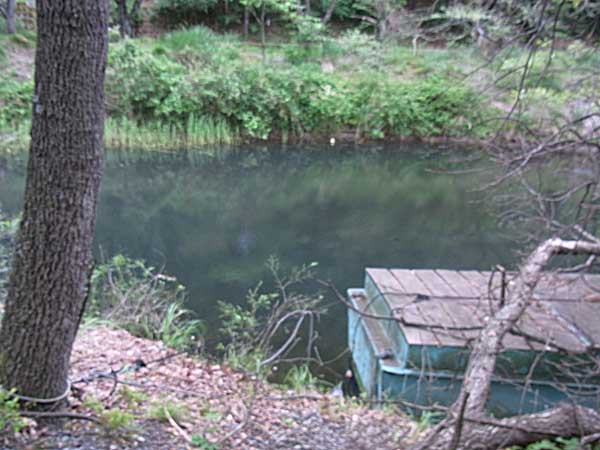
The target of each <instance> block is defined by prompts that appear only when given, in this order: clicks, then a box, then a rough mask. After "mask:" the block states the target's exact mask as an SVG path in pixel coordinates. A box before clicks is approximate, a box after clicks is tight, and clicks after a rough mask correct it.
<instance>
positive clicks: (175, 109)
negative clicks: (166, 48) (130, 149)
mask: <svg viewBox="0 0 600 450" xmlns="http://www.w3.org/2000/svg"><path fill="white" fill-rule="evenodd" d="M185 74H186V68H185V67H184V66H183V65H181V64H179V63H177V62H175V61H172V60H171V59H169V58H167V57H166V56H164V55H161V54H156V53H153V52H152V51H151V50H150V49H148V48H144V47H142V46H140V45H137V44H135V43H134V41H132V40H130V39H126V40H124V41H122V42H121V43H119V44H116V45H113V46H112V47H111V51H110V54H109V68H108V70H107V74H106V91H107V93H108V95H107V110H108V112H109V114H112V115H113V116H119V115H125V116H133V117H138V118H140V119H162V120H164V121H166V122H169V121H174V120H175V119H180V120H181V119H185V118H186V116H185V113H186V112H189V111H190V109H191V107H190V105H189V104H188V101H187V98H188V97H191V96H192V92H191V91H190V87H191V86H190V85H189V83H186V78H185Z"/></svg>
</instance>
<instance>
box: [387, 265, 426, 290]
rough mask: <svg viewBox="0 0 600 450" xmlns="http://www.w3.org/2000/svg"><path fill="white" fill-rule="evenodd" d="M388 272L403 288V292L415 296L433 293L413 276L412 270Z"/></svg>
mask: <svg viewBox="0 0 600 450" xmlns="http://www.w3.org/2000/svg"><path fill="white" fill-rule="evenodd" d="M390 272H391V273H392V275H393V276H394V278H396V280H398V283H400V284H401V285H402V286H403V289H404V292H406V293H410V294H415V295H416V294H423V295H433V292H431V290H429V288H428V287H427V286H426V285H425V284H423V282H422V281H421V279H420V278H418V277H417V276H416V275H415V274H414V271H413V270H406V269H391V270H390Z"/></svg>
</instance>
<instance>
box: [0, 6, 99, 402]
mask: <svg viewBox="0 0 600 450" xmlns="http://www.w3.org/2000/svg"><path fill="white" fill-rule="evenodd" d="M107 3H108V0H38V1H37V2H36V8H37V29H38V45H37V49H36V57H35V95H34V98H33V118H32V131H31V148H30V155H29V163H28V167H27V183H26V188H25V205H24V209H23V217H22V220H21V225H20V230H19V236H18V242H17V248H16V251H15V255H14V259H13V270H12V273H11V276H10V281H9V292H8V298H7V302H6V309H5V315H4V317H3V319H2V327H1V329H0V342H2V347H1V348H0V383H1V384H2V385H3V386H4V387H5V388H16V389H17V392H18V393H19V394H21V395H26V396H32V397H38V398H39V397H41V398H48V397H56V396H59V395H60V394H62V393H63V392H64V391H65V389H66V388H67V384H68V383H67V373H68V367H69V358H70V354H71V348H72V345H73V341H74V339H75V334H76V332H77V329H78V327H79V322H80V319H81V315H82V313H83V308H84V298H85V290H86V289H85V286H86V282H87V277H88V271H89V267H90V260H91V245H92V238H93V234H94V225H95V215H96V203H97V198H98V190H99V187H100V178H101V176H102V166H103V137H104V72H105V67H106V53H107V47H108V38H107V21H108V4H107Z"/></svg>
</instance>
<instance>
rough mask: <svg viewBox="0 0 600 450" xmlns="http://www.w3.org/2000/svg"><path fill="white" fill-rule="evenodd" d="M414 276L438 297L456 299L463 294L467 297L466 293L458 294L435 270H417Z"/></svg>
mask: <svg viewBox="0 0 600 450" xmlns="http://www.w3.org/2000/svg"><path fill="white" fill-rule="evenodd" d="M414 274H415V276H416V277H417V278H419V279H420V280H421V281H422V282H423V284H424V285H426V286H427V287H428V288H429V290H430V291H431V292H432V293H433V295H434V296H436V297H450V298H452V297H455V298H456V297H461V294H462V296H467V294H466V292H457V291H456V290H455V289H453V288H452V287H450V286H449V285H448V283H447V282H446V281H445V280H444V279H443V278H441V277H440V276H439V275H438V274H437V273H435V270H415V271H414Z"/></svg>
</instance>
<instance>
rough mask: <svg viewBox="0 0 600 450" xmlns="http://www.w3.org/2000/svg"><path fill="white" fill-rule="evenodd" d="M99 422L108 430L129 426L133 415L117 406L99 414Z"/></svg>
mask: <svg viewBox="0 0 600 450" xmlns="http://www.w3.org/2000/svg"><path fill="white" fill-rule="evenodd" d="M99 419H100V423H101V424H102V425H103V426H104V427H105V428H107V429H108V430H110V431H114V430H118V429H120V428H130V427H131V425H132V423H133V420H134V419H135V416H134V415H133V414H131V413H130V412H127V411H123V410H121V409H118V408H113V409H109V410H107V411H104V412H102V413H101V414H100V417H99Z"/></svg>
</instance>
